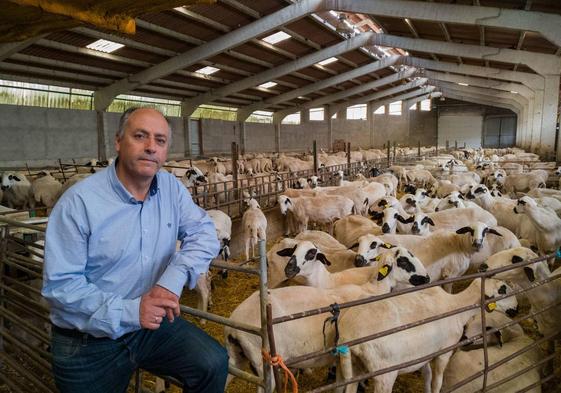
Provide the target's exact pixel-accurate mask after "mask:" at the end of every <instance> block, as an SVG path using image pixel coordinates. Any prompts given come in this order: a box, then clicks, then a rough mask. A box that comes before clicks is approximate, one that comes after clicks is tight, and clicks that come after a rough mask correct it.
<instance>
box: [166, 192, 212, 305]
mask: <svg viewBox="0 0 561 393" xmlns="http://www.w3.org/2000/svg"><path fill="white" fill-rule="evenodd" d="M178 185H179V186H178V193H179V210H180V212H179V219H180V221H179V229H178V239H177V240H180V241H181V248H180V250H179V251H178V252H176V253H175V254H174V255H173V257H172V258H171V260H170V263H169V264H168V266H167V268H166V270H165V271H164V273H163V274H162V276H161V277H160V279H159V280H158V285H160V286H162V287H164V288H166V289H168V290H169V291H171V292H173V293H175V294H176V295H177V296H181V291H182V289H183V286H184V285H187V286H188V287H189V288H190V289H193V288H194V287H195V284H196V283H197V279H198V278H199V276H200V275H201V274H203V273H206V272H207V271H208V266H209V265H210V262H211V261H212V259H214V258H215V257H216V255H217V254H218V251H219V249H220V243H219V242H218V238H217V237H216V229H215V227H214V223H213V222H212V219H211V218H210V216H209V215H208V214H207V213H206V211H204V210H203V209H201V208H200V207H199V206H197V205H195V203H194V202H193V199H192V198H191V195H190V194H189V192H188V191H187V190H186V189H185V187H183V186H182V185H181V184H180V183H179V182H178Z"/></svg>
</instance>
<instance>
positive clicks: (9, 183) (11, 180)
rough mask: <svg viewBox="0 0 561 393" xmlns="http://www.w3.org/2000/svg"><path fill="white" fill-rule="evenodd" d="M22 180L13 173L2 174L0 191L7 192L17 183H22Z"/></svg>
mask: <svg viewBox="0 0 561 393" xmlns="http://www.w3.org/2000/svg"><path fill="white" fill-rule="evenodd" d="M22 180H23V178H22V176H21V175H19V174H17V173H14V172H4V173H3V174H2V185H1V186H0V188H1V189H2V191H6V190H9V189H10V188H12V187H13V186H14V185H15V184H17V182H20V181H22Z"/></svg>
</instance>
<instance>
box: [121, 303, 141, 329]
mask: <svg viewBox="0 0 561 393" xmlns="http://www.w3.org/2000/svg"><path fill="white" fill-rule="evenodd" d="M140 299H141V298H139V297H138V298H136V299H123V312H122V314H121V322H122V323H123V325H127V326H133V327H135V328H139V329H140V327H141V326H140Z"/></svg>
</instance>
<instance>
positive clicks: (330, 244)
mask: <svg viewBox="0 0 561 393" xmlns="http://www.w3.org/2000/svg"><path fill="white" fill-rule="evenodd" d="M348 217H360V218H364V217H362V216H348ZM365 219H366V218H365ZM339 221H340V220H339ZM339 221H337V222H339ZM294 240H308V241H310V242H312V243H314V244H315V245H316V246H318V247H319V248H320V249H321V250H323V251H324V253H326V252H333V251H340V250H347V247H345V245H343V244H341V243H340V242H339V241H338V240H337V239H336V238H334V237H333V236H331V235H329V234H328V233H325V232H323V231H309V230H308V231H304V232H300V233H299V234H298V235H296V237H295V238H294Z"/></svg>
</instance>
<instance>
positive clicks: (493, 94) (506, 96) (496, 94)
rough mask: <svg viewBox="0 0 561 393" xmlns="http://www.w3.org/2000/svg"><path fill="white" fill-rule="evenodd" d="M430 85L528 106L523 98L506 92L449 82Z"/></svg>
mask: <svg viewBox="0 0 561 393" xmlns="http://www.w3.org/2000/svg"><path fill="white" fill-rule="evenodd" d="M430 83H432V84H434V85H436V86H437V87H442V88H447V89H448V90H456V91H460V92H463V93H471V94H478V95H481V96H486V97H489V99H503V100H511V101H513V102H516V103H518V104H519V105H520V106H521V107H527V106H528V100H527V99H526V98H524V97H521V96H520V95H519V94H511V93H506V92H500V91H492V90H489V89H484V88H481V87H473V86H460V85H458V84H455V83H450V82H442V81H431V82H430Z"/></svg>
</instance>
